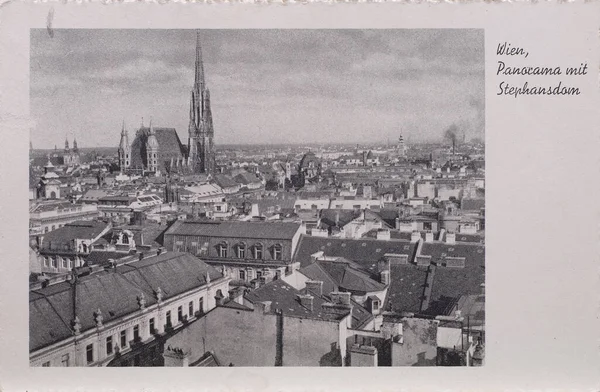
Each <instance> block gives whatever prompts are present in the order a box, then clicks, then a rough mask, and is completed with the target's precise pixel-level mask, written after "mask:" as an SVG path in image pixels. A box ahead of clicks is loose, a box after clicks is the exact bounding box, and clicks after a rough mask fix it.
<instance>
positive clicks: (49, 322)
mask: <svg viewBox="0 0 600 392" xmlns="http://www.w3.org/2000/svg"><path fill="white" fill-rule="evenodd" d="M207 274H209V275H210V279H211V281H214V280H217V279H219V278H221V277H222V275H221V274H220V273H219V272H218V271H217V270H216V269H214V268H213V267H210V266H209V265H207V264H205V263H204V262H202V261H201V260H199V259H197V258H195V257H194V256H192V255H190V254H189V253H163V254H162V255H160V256H154V257H149V258H147V259H144V260H141V261H136V262H133V263H131V264H126V265H121V266H118V267H117V268H116V269H114V270H109V271H101V272H98V273H95V274H91V275H88V276H81V277H79V278H78V279H77V285H76V314H77V317H78V318H79V320H80V323H81V332H85V331H86V330H89V329H92V328H95V320H94V317H95V316H94V312H96V311H97V310H98V309H100V311H101V312H102V316H103V322H104V324H106V323H109V322H111V321H112V320H115V319H118V318H121V317H123V316H126V315H128V314H130V313H134V312H137V311H138V310H139V305H138V301H137V297H138V296H140V295H141V294H144V297H145V299H146V306H151V305H153V304H155V303H156V297H155V290H156V289H157V288H159V287H160V289H161V290H162V292H163V300H166V299H169V298H171V297H174V296H177V295H179V294H182V293H184V292H187V291H190V290H192V289H194V288H197V287H201V286H204V285H206V276H207ZM73 294H74V291H73V286H72V285H71V283H69V282H62V283H58V284H55V285H51V286H48V287H46V288H43V289H39V290H32V291H30V293H29V351H30V352H32V351H35V350H38V349H41V348H43V347H46V346H48V345H51V344H53V343H56V342H59V341H61V340H63V339H66V338H68V337H70V336H72V335H73V331H72V328H71V322H72V320H73V319H74V312H73V311H74V309H73Z"/></svg>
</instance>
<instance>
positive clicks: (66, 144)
mask: <svg viewBox="0 0 600 392" xmlns="http://www.w3.org/2000/svg"><path fill="white" fill-rule="evenodd" d="M68 152H69V139H68V138H67V137H66V136H65V153H68Z"/></svg>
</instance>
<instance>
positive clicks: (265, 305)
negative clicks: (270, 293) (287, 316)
mask: <svg viewBox="0 0 600 392" xmlns="http://www.w3.org/2000/svg"><path fill="white" fill-rule="evenodd" d="M271 303H272V302H271V301H262V302H259V303H257V305H258V308H259V309H260V310H261V311H262V312H263V313H270V312H271Z"/></svg>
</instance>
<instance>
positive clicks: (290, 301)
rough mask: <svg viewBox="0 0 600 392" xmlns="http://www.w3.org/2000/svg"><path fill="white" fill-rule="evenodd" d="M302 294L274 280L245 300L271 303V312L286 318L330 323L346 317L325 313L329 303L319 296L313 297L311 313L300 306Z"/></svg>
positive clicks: (250, 293)
mask: <svg viewBox="0 0 600 392" xmlns="http://www.w3.org/2000/svg"><path fill="white" fill-rule="evenodd" d="M300 294H302V292H301V291H299V290H296V289H295V288H293V287H292V286H290V285H289V284H287V283H285V282H284V281H283V280H274V281H272V282H269V283H267V284H265V285H264V286H262V287H260V288H258V289H256V290H254V291H251V292H249V293H247V294H246V296H245V298H246V299H247V300H248V301H250V302H252V303H254V304H256V303H258V302H265V301H271V312H272V313H275V311H276V310H280V311H281V313H282V314H284V315H285V316H292V317H302V318H311V319H320V320H328V321H333V320H341V319H342V318H343V317H345V316H346V315H340V314H336V313H330V312H327V311H325V310H324V309H323V304H324V303H326V302H327V301H325V300H324V299H323V298H320V297H317V296H313V308H312V311H311V310H310V309H308V308H306V307H304V306H303V305H301V304H300V301H299V300H298V295H300ZM348 310H350V309H348Z"/></svg>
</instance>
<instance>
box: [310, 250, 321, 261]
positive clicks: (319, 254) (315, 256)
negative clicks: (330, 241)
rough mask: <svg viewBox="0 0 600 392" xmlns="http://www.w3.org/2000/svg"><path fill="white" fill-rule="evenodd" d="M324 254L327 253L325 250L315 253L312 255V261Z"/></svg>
mask: <svg viewBox="0 0 600 392" xmlns="http://www.w3.org/2000/svg"><path fill="white" fill-rule="evenodd" d="M323 256H325V253H324V252H323V251H319V252H316V253H313V254H312V255H310V262H311V263H314V262H315V261H317V260H319V259H320V258H321V257H323Z"/></svg>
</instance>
